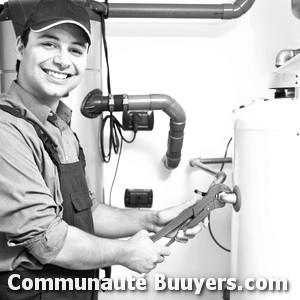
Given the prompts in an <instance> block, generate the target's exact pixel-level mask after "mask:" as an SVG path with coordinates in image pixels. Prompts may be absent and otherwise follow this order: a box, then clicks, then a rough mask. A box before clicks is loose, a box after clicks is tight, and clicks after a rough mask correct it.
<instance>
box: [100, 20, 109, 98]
mask: <svg viewBox="0 0 300 300" xmlns="http://www.w3.org/2000/svg"><path fill="white" fill-rule="evenodd" d="M100 17H101V32H102V40H103V48H104V53H105V58H106V68H107V90H108V94H109V95H110V94H111V83H110V69H109V61H108V48H107V42H106V30H105V19H104V15H100Z"/></svg>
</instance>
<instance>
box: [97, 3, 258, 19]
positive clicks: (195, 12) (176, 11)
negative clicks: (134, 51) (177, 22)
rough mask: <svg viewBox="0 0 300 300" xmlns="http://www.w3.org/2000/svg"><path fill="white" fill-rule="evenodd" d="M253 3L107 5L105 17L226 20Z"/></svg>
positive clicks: (240, 12)
mask: <svg viewBox="0 0 300 300" xmlns="http://www.w3.org/2000/svg"><path fill="white" fill-rule="evenodd" d="M93 2H94V1H93ZM254 2H255V0H236V1H235V2H234V3H233V4H229V3H228V4H154V3H153V4H149V3H148V4H147V3H109V4H108V10H107V11H108V13H107V17H108V18H185V19H227V20H228V19H236V18H239V17H241V16H242V15H244V14H245V13H246V12H247V11H248V10H249V9H250V8H251V7H252V5H253V3H254Z"/></svg>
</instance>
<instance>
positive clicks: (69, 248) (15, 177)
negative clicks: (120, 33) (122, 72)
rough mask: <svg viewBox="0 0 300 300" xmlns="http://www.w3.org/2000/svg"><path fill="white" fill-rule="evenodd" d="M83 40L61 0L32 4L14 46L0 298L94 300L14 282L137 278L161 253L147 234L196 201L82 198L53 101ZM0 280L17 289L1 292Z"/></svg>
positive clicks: (83, 27) (85, 28)
mask: <svg viewBox="0 0 300 300" xmlns="http://www.w3.org/2000/svg"><path fill="white" fill-rule="evenodd" d="M91 42H92V39H91V29H90V21H89V15H88V12H87V11H86V10H85V9H84V7H82V6H78V5H76V4H75V3H74V2H73V1H71V0H42V1H40V2H39V3H38V4H37V5H36V6H35V8H34V10H33V12H32V14H31V15H30V16H29V18H28V20H27V22H26V24H25V25H24V29H23V32H22V35H21V36H20V37H18V38H17V43H16V53H17V73H18V75H17V79H16V80H15V81H14V82H12V85H11V88H10V90H9V91H8V93H7V94H1V96H0V136H1V139H0V166H1V168H0V207H1V209H0V299H6V300H11V299H23V300H24V299H64V300H65V299H81V300H84V299H97V291H93V290H90V291H76V290H73V291H64V290H54V291H51V290H48V291H39V290H35V289H28V288H26V286H25V287H24V286H23V285H21V284H20V283H21V281H22V280H24V279H25V280H31V281H32V282H33V281H34V280H35V279H37V278H38V279H53V278H65V279H71V280H72V278H73V279H74V278H82V279H84V278H98V270H99V268H101V267H107V266H111V265H116V264H118V265H123V266H125V267H127V268H130V269H131V270H133V271H136V272H139V273H147V272H149V271H150V270H151V269H153V268H155V267H156V265H157V264H158V263H161V262H163V261H164V257H165V256H167V255H169V254H170V250H169V248H167V247H163V246H159V245H157V244H155V243H153V242H152V240H151V239H150V234H151V233H155V232H157V231H158V230H159V229H160V228H161V227H162V226H164V225H166V224H167V223H169V222H170V221H171V220H172V219H174V218H175V217H176V216H177V215H178V214H180V213H181V212H182V211H183V210H185V209H186V208H187V207H189V206H191V205H193V204H194V203H195V201H196V200H192V201H188V202H185V203H183V204H182V205H179V206H176V207H174V208H168V209H165V210H162V211H158V212H157V211H151V210H147V211H143V210H126V209H119V208H114V207H110V206H107V205H105V204H102V203H98V202H97V201H96V200H95V199H93V198H92V197H91V193H90V191H89V188H88V186H87V182H86V179H85V173H84V166H85V160H84V155H83V151H82V148H81V147H80V144H79V141H78V140H77V137H76V135H75V134H74V133H73V132H72V130H71V128H70V126H69V125H70V121H71V111H70V109H69V108H68V107H66V105H65V104H64V103H63V102H61V100H60V99H61V98H62V97H63V96H65V95H67V94H68V93H69V92H70V91H71V90H73V89H74V88H76V87H77V85H78V84H79V82H80V80H81V78H82V76H83V74H84V71H85V68H86V64H87V55H88V51H89V47H90V45H91ZM120 220H121V221H122V226H120ZM200 228H201V227H200V225H198V226H196V227H195V228H192V229H189V230H188V231H187V232H185V233H182V232H179V233H178V234H177V240H178V241H180V242H186V241H187V240H188V239H189V238H191V237H194V235H195V234H197V233H198V232H199V231H200ZM124 237H128V239H127V240H124V239H119V238H124ZM11 276H12V277H11ZM10 278H17V279H16V280H17V282H13V283H12V285H13V286H20V289H17V290H14V289H11V288H10V285H9V284H8V283H9V282H10ZM11 280H12V279H11Z"/></svg>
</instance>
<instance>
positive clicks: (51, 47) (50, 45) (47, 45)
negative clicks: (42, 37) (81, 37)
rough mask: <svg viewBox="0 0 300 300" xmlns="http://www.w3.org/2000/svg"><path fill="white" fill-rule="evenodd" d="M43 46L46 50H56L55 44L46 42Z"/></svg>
mask: <svg viewBox="0 0 300 300" xmlns="http://www.w3.org/2000/svg"><path fill="white" fill-rule="evenodd" d="M42 45H43V46H44V47H45V48H48V49H53V48H56V46H55V44H54V43H51V42H44V43H42Z"/></svg>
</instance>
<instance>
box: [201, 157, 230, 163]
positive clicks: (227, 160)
mask: <svg viewBox="0 0 300 300" xmlns="http://www.w3.org/2000/svg"><path fill="white" fill-rule="evenodd" d="M199 161H200V162H201V163H203V164H228V163H229V164H230V163H232V158H231V157H221V158H201V157H199Z"/></svg>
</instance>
